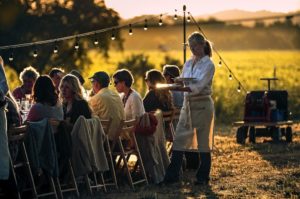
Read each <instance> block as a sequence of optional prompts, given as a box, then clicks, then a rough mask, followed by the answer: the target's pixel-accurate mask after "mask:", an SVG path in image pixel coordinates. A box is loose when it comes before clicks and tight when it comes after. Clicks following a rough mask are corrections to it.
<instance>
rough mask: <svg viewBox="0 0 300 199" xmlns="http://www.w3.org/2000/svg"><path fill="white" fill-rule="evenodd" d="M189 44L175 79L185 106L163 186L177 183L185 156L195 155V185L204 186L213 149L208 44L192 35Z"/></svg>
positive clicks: (200, 37) (212, 114) (210, 65)
mask: <svg viewBox="0 0 300 199" xmlns="http://www.w3.org/2000/svg"><path fill="white" fill-rule="evenodd" d="M188 44H189V47H190V50H191V52H192V54H193V56H192V57H191V59H189V60H188V61H187V62H186V63H185V64H184V67H183V71H182V74H181V76H180V78H177V81H178V82H181V83H182V84H183V85H184V86H183V87H180V88H177V90H180V91H184V102H183V107H182V109H181V112H180V117H179V122H178V125H177V127H176V132H175V139H174V142H173V148H172V156H171V163H170V165H169V166H168V168H167V171H166V175H165V177H164V180H163V183H165V184H170V183H174V182H178V181H179V174H180V169H181V166H182V162H183V155H184V153H185V152H186V151H198V152H199V154H200V165H199V168H198V170H197V173H196V181H195V185H207V184H208V183H209V179H210V178H209V174H210V168H211V151H212V147H213V127H214V103H213V100H212V98H211V94H212V81H213V76H214V73H215V67H214V64H213V62H212V60H211V59H210V57H211V56H212V48H211V45H210V42H209V41H208V40H207V39H205V37H204V36H203V35H202V34H200V33H199V32H194V33H192V34H191V35H190V36H189V38H188Z"/></svg>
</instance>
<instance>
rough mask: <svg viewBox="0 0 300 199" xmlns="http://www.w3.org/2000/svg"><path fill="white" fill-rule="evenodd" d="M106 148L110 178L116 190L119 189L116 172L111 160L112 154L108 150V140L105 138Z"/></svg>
mask: <svg viewBox="0 0 300 199" xmlns="http://www.w3.org/2000/svg"><path fill="white" fill-rule="evenodd" d="M106 147H107V155H108V160H109V164H110V173H111V176H112V180H113V182H114V184H115V187H116V189H119V187H118V182H117V177H116V171H115V164H114V160H113V158H112V152H111V148H110V145H109V140H108V137H107V136H106Z"/></svg>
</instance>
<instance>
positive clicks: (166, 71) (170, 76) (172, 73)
mask: <svg viewBox="0 0 300 199" xmlns="http://www.w3.org/2000/svg"><path fill="white" fill-rule="evenodd" d="M163 75H164V77H165V79H166V81H167V83H168V84H173V83H174V82H175V81H174V78H176V77H179V75H180V70H179V68H178V66H176V65H165V66H164V67H163ZM171 94H172V98H173V104H174V106H175V107H176V108H181V107H182V105H183V97H184V96H183V92H181V91H174V90H172V91H171Z"/></svg>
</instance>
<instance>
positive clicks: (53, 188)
mask: <svg viewBox="0 0 300 199" xmlns="http://www.w3.org/2000/svg"><path fill="white" fill-rule="evenodd" d="M48 177H49V179H50V183H51V188H52V191H53V192H54V195H55V198H56V199H58V196H57V191H56V189H55V184H54V180H53V178H52V177H51V176H48Z"/></svg>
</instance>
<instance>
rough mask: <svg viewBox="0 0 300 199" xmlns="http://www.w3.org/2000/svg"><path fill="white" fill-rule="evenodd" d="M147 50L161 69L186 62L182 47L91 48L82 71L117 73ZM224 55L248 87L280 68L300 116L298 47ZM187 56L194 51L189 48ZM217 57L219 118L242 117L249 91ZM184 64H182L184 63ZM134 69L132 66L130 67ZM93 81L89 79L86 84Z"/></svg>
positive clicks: (13, 81)
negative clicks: (88, 62)
mask: <svg viewBox="0 0 300 199" xmlns="http://www.w3.org/2000/svg"><path fill="white" fill-rule="evenodd" d="M141 53H142V54H143V55H144V56H148V58H149V60H148V61H149V63H152V64H154V65H155V68H157V69H159V70H161V65H164V64H168V63H164V57H165V56H166V55H167V56H169V57H172V58H173V59H178V60H180V62H181V63H183V53H182V51H168V52H162V51H158V50H153V51H151V50H145V51H136V50H131V51H123V52H121V51H111V52H110V53H109V58H108V59H106V58H104V57H103V55H102V54H101V53H97V52H96V51H90V52H89V56H90V58H91V60H92V62H93V63H92V64H91V65H89V66H83V67H82V68H81V69H79V70H81V72H82V74H83V76H84V77H85V78H88V77H90V76H91V75H92V74H93V73H94V72H96V71H99V70H103V71H106V72H108V73H109V74H110V75H112V74H113V73H114V71H115V70H116V68H117V64H118V62H120V61H123V60H124V59H125V58H127V57H128V56H130V55H132V54H141ZM219 53H220V55H221V56H222V58H223V60H225V62H226V63H227V65H228V66H229V68H230V70H231V71H232V72H233V73H234V74H235V75H236V77H237V78H238V80H239V81H240V82H241V83H242V86H244V87H245V89H246V90H247V91H251V90H260V89H263V90H264V89H267V83H266V82H262V81H261V80H260V78H261V77H273V75H274V68H276V77H278V78H279V81H277V82H276V85H275V84H272V88H276V89H281V90H283V89H285V90H287V91H288V92H289V109H290V112H291V113H292V115H291V119H295V118H296V119H299V118H300V86H299V77H300V51H298V50H277V51H275V50H260V51H257V50H256V51H249V50H247V51H220V52H219ZM187 57H190V53H189V52H187ZM213 61H214V63H215V66H216V72H215V77H214V84H213V87H214V94H213V98H214V100H215V107H216V114H217V122H218V121H219V122H222V123H223V122H225V123H230V122H232V121H235V120H239V119H241V118H242V114H243V102H244V97H245V94H246V93H245V92H241V93H238V92H237V87H238V83H237V81H235V80H229V78H228V76H229V72H228V70H227V69H226V67H225V66H224V64H222V66H221V67H219V66H218V63H219V57H218V56H217V55H216V54H214V55H213ZM180 67H182V66H180ZM127 68H128V69H129V70H130V66H128V67H127ZM7 76H8V79H9V83H10V87H11V88H15V87H16V86H17V85H18V84H19V83H20V82H19V80H18V78H17V74H16V72H15V71H14V70H12V69H10V68H7ZM141 81H143V78H142V77H141V78H139V79H138V80H137V81H136V83H135V84H134V88H135V89H136V90H138V91H140V92H141V94H142V96H143V95H144V93H143V92H144V90H145V89H143V88H142V82H141ZM90 86H91V84H90V83H89V82H88V81H87V83H86V84H85V87H86V88H90Z"/></svg>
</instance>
